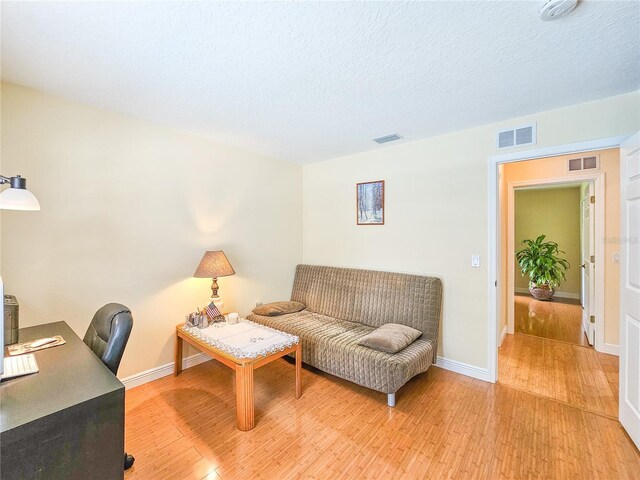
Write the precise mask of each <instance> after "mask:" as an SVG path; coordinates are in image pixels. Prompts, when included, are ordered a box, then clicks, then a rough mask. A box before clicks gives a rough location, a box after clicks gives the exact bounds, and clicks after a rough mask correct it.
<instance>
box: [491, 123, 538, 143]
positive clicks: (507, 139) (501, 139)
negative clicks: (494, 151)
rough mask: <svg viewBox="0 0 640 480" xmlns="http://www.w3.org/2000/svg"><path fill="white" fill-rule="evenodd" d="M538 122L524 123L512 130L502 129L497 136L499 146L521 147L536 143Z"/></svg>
mask: <svg viewBox="0 0 640 480" xmlns="http://www.w3.org/2000/svg"><path fill="white" fill-rule="evenodd" d="M536 141H537V140H536V124H535V123H532V124H531V125H524V126H522V127H516V128H512V129H510V130H501V131H499V132H498V137H497V138H496V145H497V147H498V148H510V147H519V146H521V145H534V144H535V143H536Z"/></svg>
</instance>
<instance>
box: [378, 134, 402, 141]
mask: <svg viewBox="0 0 640 480" xmlns="http://www.w3.org/2000/svg"><path fill="white" fill-rule="evenodd" d="M401 138H402V137H401V136H400V135H398V134H397V133H392V134H390V135H384V136H382V137H378V138H374V139H373V141H374V142H376V143H388V142H393V141H394V140H400V139H401Z"/></svg>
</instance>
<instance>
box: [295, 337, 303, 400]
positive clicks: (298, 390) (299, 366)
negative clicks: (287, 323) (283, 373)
mask: <svg viewBox="0 0 640 480" xmlns="http://www.w3.org/2000/svg"><path fill="white" fill-rule="evenodd" d="M301 377H302V341H299V342H298V345H297V346H296V398H300V396H301V395H302V378H301Z"/></svg>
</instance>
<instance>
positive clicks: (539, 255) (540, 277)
mask: <svg viewBox="0 0 640 480" xmlns="http://www.w3.org/2000/svg"><path fill="white" fill-rule="evenodd" d="M545 238H546V237H545V235H540V236H539V237H538V238H536V239H535V240H530V239H527V240H523V241H522V243H523V244H524V245H526V247H525V248H523V249H522V250H520V251H518V252H516V260H517V261H518V266H519V267H520V271H521V272H522V275H529V292H530V293H531V295H532V296H533V297H534V298H537V299H538V300H551V297H553V294H554V293H555V288H556V287H557V286H558V285H560V282H561V281H562V280H566V279H567V277H566V276H565V272H566V270H567V269H568V268H569V262H567V261H566V260H565V259H564V258H560V257H559V256H558V255H559V254H561V253H565V252H563V251H562V250H560V249H559V248H558V244H557V243H555V242H545V241H544V239H545Z"/></svg>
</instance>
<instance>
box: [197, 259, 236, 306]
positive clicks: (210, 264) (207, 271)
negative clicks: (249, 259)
mask: <svg viewBox="0 0 640 480" xmlns="http://www.w3.org/2000/svg"><path fill="white" fill-rule="evenodd" d="M235 273H236V272H235V271H234V270H233V267H232V266H231V264H230V263H229V260H227V257H226V255H225V254H224V252H223V251H222V250H211V251H207V252H205V253H204V256H203V257H202V260H200V264H199V265H198V268H196V271H195V273H194V274H193V276H194V277H196V278H211V279H213V283H211V301H212V302H213V303H214V304H215V306H216V307H217V308H218V310H220V313H224V310H223V308H224V302H223V301H222V299H221V298H220V296H219V295H218V289H219V288H220V287H218V277H227V276H229V275H233V274H235Z"/></svg>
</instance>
